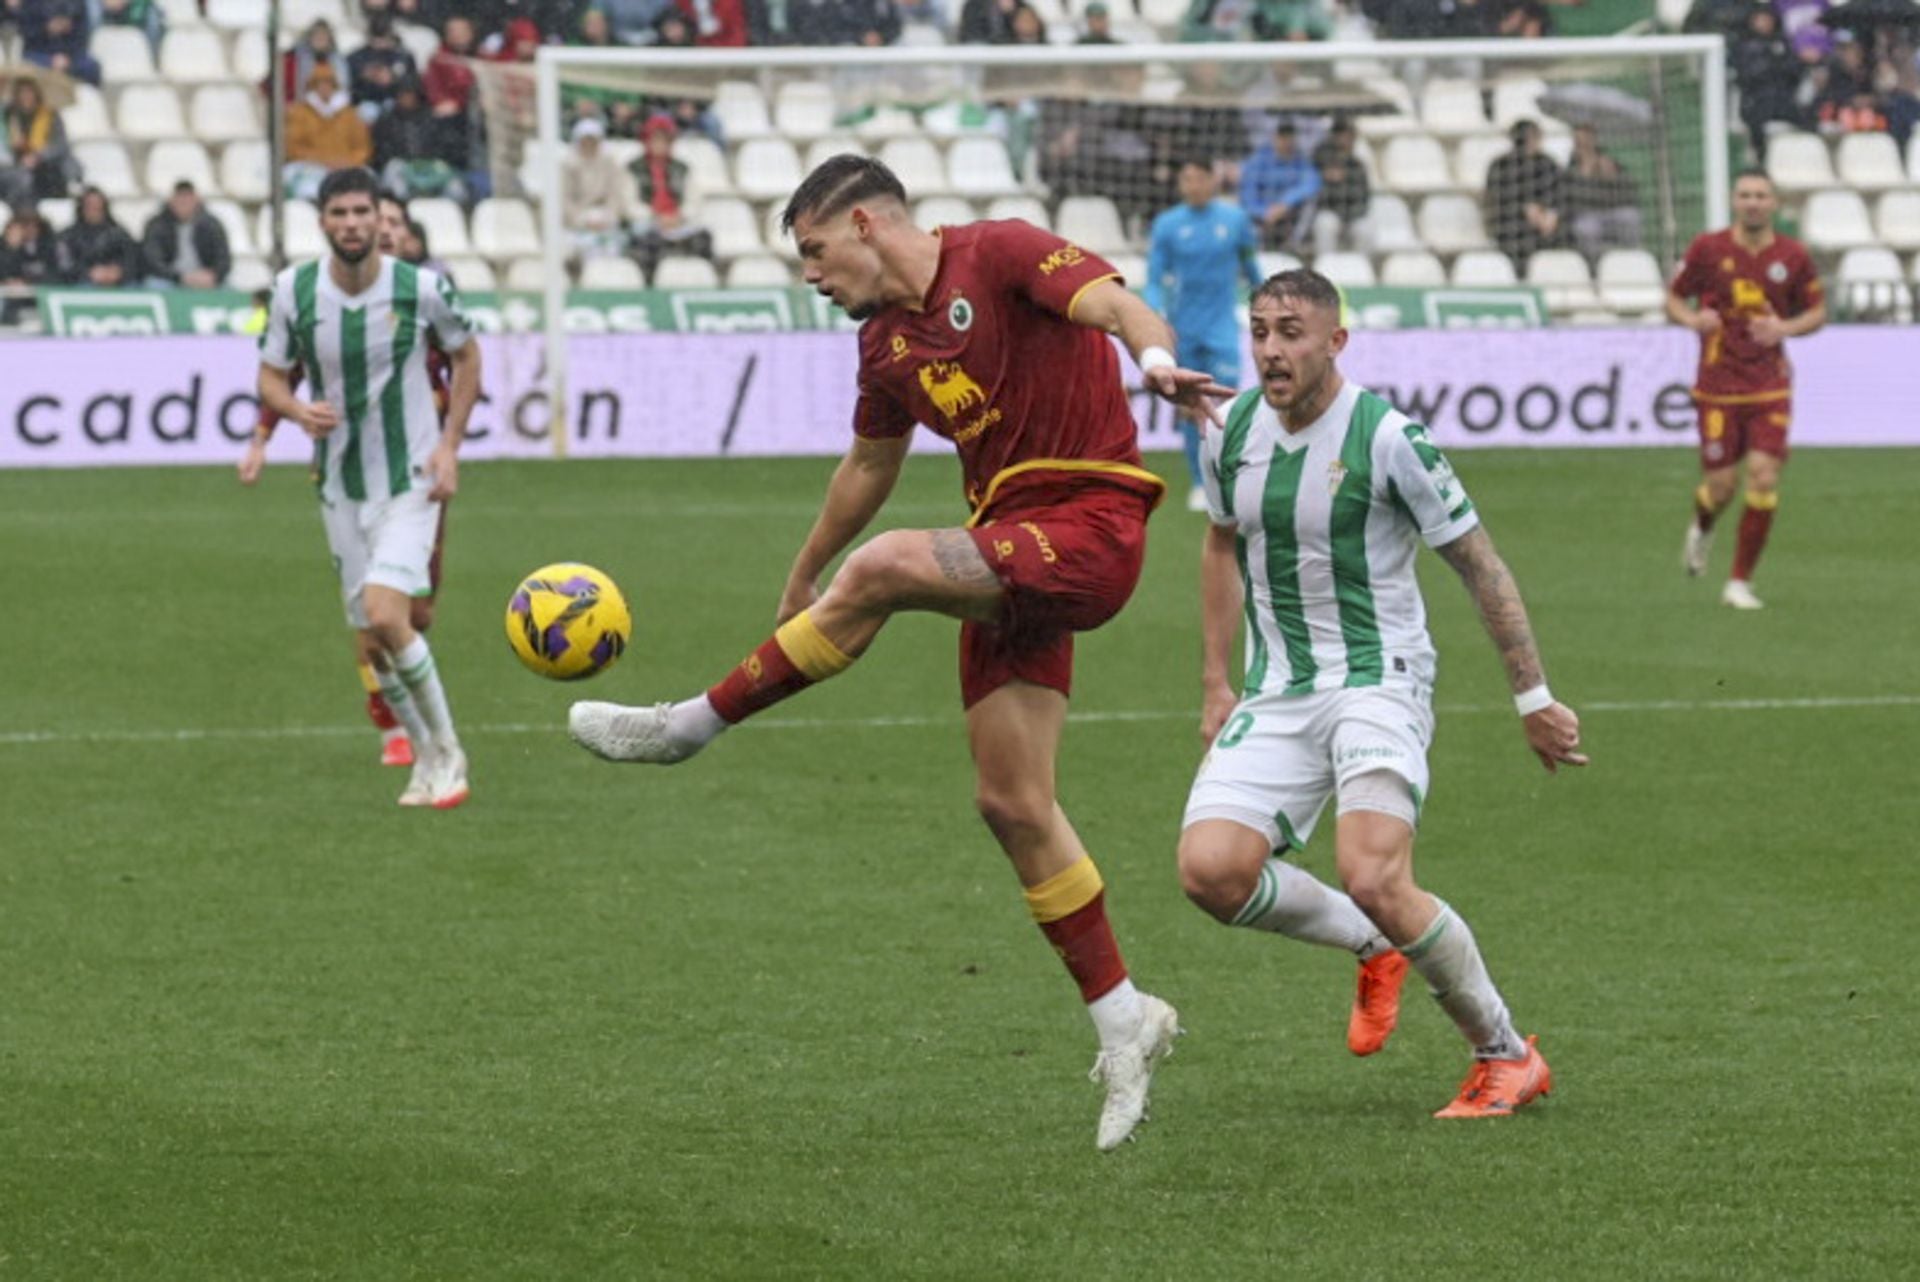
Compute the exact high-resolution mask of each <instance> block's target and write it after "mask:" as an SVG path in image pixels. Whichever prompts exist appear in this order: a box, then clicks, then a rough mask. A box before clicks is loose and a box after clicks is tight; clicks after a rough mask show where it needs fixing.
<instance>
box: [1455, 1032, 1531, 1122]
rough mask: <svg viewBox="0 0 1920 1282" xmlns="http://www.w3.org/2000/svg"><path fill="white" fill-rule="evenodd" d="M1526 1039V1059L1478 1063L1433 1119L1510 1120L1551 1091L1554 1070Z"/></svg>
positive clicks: (1492, 1060)
mask: <svg viewBox="0 0 1920 1282" xmlns="http://www.w3.org/2000/svg"><path fill="white" fill-rule="evenodd" d="M1539 1040H1540V1039H1539V1038H1538V1037H1529V1038H1528V1039H1527V1057H1526V1058H1525V1059H1477V1060H1475V1061H1474V1062H1473V1071H1472V1072H1471V1073H1468V1074H1467V1080H1466V1081H1464V1082H1462V1083H1461V1084H1460V1094H1459V1096H1458V1097H1457V1098H1455V1099H1454V1101H1453V1103H1451V1104H1449V1105H1447V1106H1446V1107H1445V1108H1443V1109H1441V1110H1440V1111H1439V1112H1438V1113H1435V1114H1434V1116H1435V1117H1511V1116H1512V1115H1513V1111H1514V1110H1515V1109H1517V1108H1522V1107H1524V1106H1525V1105H1527V1104H1528V1103H1530V1102H1532V1100H1533V1099H1534V1097H1535V1096H1539V1095H1547V1094H1550V1093H1552V1091H1553V1070H1552V1069H1550V1068H1548V1067H1547V1061H1546V1060H1545V1058H1543V1057H1542V1056H1541V1054H1540V1051H1539V1050H1538V1048H1536V1047H1535V1046H1534V1043H1535V1042H1537V1041H1539Z"/></svg>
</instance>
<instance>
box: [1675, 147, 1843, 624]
mask: <svg viewBox="0 0 1920 1282" xmlns="http://www.w3.org/2000/svg"><path fill="white" fill-rule="evenodd" d="M1779 207H1780V198H1779V196H1778V195H1777V194H1776V193H1775V192H1774V189H1773V180H1772V179H1770V178H1768V177H1767V175H1766V171H1764V170H1760V169H1748V170H1744V171H1742V172H1741V174H1740V175H1739V176H1738V177H1737V178H1735V179H1734V183H1733V226H1731V227H1729V228H1727V229H1726V230H1725V231H1716V232H1707V233H1705V234H1703V235H1700V236H1696V237H1694V240H1693V244H1691V245H1689V246H1688V247H1687V256H1686V259H1685V260H1684V261H1683V262H1682V263H1681V264H1680V270H1679V272H1677V273H1676V274H1675V275H1674V278H1673V285H1672V287H1671V288H1670V289H1669V291H1668V293H1667V315H1669V316H1671V317H1672V318H1673V319H1674V320H1675V321H1677V322H1679V323H1680V324H1682V325H1685V326H1686V327H1687V328H1688V329H1691V330H1693V331H1694V332H1696V333H1698V334H1699V335H1700V373H1699V377H1698V379H1697V381H1696V383H1695V386H1694V389H1693V398H1694V403H1695V405H1697V406H1698V408H1699V411H1700V470H1701V482H1700V488H1699V489H1697V490H1695V491H1694V497H1693V507H1694V515H1693V522H1692V524H1690V525H1688V526H1687V540H1686V545H1685V548H1684V550H1683V552H1682V558H1681V559H1682V563H1683V564H1684V565H1685V566H1686V570H1687V573H1688V574H1693V575H1699V574H1704V573H1706V570H1707V552H1708V550H1709V548H1710V547H1711V545H1712V538H1713V523H1714V521H1715V520H1717V519H1718V518H1719V516H1720V513H1721V512H1722V511H1724V510H1725V509H1726V507H1727V505H1728V504H1729V503H1731V502H1733V490H1734V484H1735V482H1736V481H1737V480H1738V478H1739V471H1740V460H1741V459H1742V458H1744V459H1745V460H1746V463H1747V502H1746V510H1745V511H1744V512H1743V513H1742V514H1741V516H1740V540H1739V542H1738V544H1736V545H1735V547H1734V553H1733V572H1732V574H1731V575H1729V576H1728V578H1727V585H1726V587H1725V588H1723V589H1721V592H1720V600H1721V601H1722V602H1724V603H1725V604H1727V605H1730V606H1732V607H1734V608H1735V609H1737V610H1758V609H1759V608H1760V606H1761V601H1760V598H1759V597H1757V596H1755V595H1754V594H1753V568H1754V565H1755V564H1756V563H1757V562H1758V561H1759V560H1760V550H1761V549H1762V548H1764V547H1765V546H1766V545H1767V533H1768V531H1769V530H1770V529H1771V528H1772V526H1773V513H1774V510H1775V509H1776V508H1778V507H1779V506H1780V469H1781V467H1783V466H1784V465H1785V464H1786V461H1787V425H1788V423H1789V421H1790V420H1791V418H1792V415H1793V367H1792V364H1791V363H1790V362H1789V361H1788V360H1787V353H1786V349H1785V346H1784V340H1786V339H1789V338H1798V337H1799V336H1801V335H1802V334H1811V333H1813V331H1814V330H1816V329H1819V328H1820V327H1821V326H1822V325H1824V324H1826V323H1827V304H1826V298H1825V295H1824V293H1823V292H1822V290H1821V286H1820V276H1819V273H1818V272H1816V271H1815V270H1814V266H1813V259H1812V258H1811V257H1809V256H1808V254H1807V250H1806V246H1804V245H1802V244H1801V243H1800V242H1799V241H1797V240H1794V239H1793V238H1792V237H1790V236H1782V235H1780V234H1779V233H1778V232H1776V231H1774V229H1773V216H1774V213H1775V212H1776V211H1777V210H1778V209H1779ZM1690 298H1697V299H1698V300H1699V303H1698V306H1695V305H1693V304H1690V303H1689V302H1688V301H1687V300H1688V299H1690Z"/></svg>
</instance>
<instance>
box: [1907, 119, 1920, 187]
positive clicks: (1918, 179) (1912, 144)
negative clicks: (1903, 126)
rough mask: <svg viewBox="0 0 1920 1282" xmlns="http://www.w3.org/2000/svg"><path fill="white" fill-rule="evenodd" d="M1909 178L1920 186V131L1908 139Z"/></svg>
mask: <svg viewBox="0 0 1920 1282" xmlns="http://www.w3.org/2000/svg"><path fill="white" fill-rule="evenodd" d="M1907 177H1908V178H1911V179H1912V180H1913V181H1914V183H1915V184H1917V185H1920V130H1915V131H1914V134H1913V137H1911V138H1909V139H1907Z"/></svg>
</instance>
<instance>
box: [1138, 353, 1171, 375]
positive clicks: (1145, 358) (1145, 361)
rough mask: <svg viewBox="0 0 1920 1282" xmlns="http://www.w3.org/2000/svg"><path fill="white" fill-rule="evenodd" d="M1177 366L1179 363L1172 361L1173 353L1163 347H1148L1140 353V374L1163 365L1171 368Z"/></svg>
mask: <svg viewBox="0 0 1920 1282" xmlns="http://www.w3.org/2000/svg"><path fill="white" fill-rule="evenodd" d="M1178 364H1179V362H1178V361H1176V360H1174V359H1173V353H1172V352H1170V351H1168V350H1167V349H1166V348H1164V347H1149V348H1148V349H1147V350H1146V351H1144V352H1142V353H1140V372H1141V373H1143V374H1144V373H1146V372H1147V371H1148V370H1150V369H1159V368H1160V367H1161V366H1163V365H1165V366H1169V367H1171V366H1174V365H1178Z"/></svg>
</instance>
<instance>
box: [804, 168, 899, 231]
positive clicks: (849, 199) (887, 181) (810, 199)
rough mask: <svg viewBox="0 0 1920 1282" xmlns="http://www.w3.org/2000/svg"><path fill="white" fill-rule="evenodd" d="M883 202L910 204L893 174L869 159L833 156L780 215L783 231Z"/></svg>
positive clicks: (816, 170)
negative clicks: (863, 204) (802, 222)
mask: <svg viewBox="0 0 1920 1282" xmlns="http://www.w3.org/2000/svg"><path fill="white" fill-rule="evenodd" d="M880 199H892V200H897V201H899V202H900V203H901V204H903V205H904V204H906V203H907V189H906V188H905V187H904V186H902V185H901V182H900V179H899V178H897V177H896V176H895V175H894V172H893V170H891V169H889V168H887V167H886V166H885V165H883V164H881V163H880V162H879V161H877V160H874V159H872V158H870V157H867V156H855V155H851V154H846V153H843V154H841V155H838V156H829V157H827V158H826V159H825V160H823V161H821V162H820V163H819V164H818V165H816V166H814V170H813V172H812V173H810V174H808V175H807V177H806V180H805V181H803V182H802V183H801V184H800V186H799V188H798V189H796V190H795V191H794V193H793V199H791V200H789V201H788V202H787V207H786V208H785V209H783V210H781V211H780V230H781V231H789V232H790V231H792V230H793V225H794V223H796V222H798V221H799V220H800V219H801V218H803V217H809V218H814V219H821V218H831V217H833V216H834V215H835V214H838V213H842V212H844V211H846V210H848V209H850V208H852V207H853V206H854V205H857V204H859V203H860V202H861V201H863V200H880Z"/></svg>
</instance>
